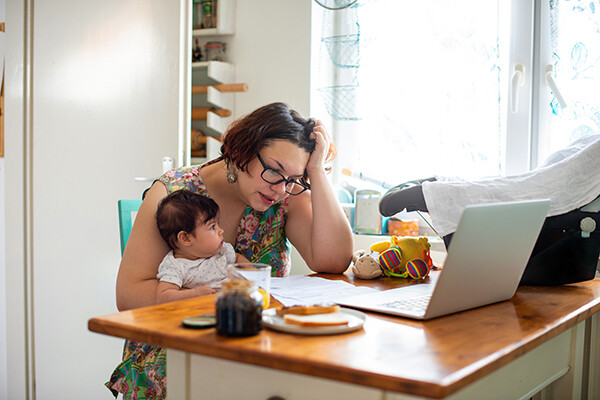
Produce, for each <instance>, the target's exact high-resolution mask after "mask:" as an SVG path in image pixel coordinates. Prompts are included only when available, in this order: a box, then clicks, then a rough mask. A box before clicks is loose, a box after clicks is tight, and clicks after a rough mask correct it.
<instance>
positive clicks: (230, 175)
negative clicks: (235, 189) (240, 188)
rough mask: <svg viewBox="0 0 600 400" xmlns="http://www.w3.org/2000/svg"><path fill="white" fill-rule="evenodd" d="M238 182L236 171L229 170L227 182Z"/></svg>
mask: <svg viewBox="0 0 600 400" xmlns="http://www.w3.org/2000/svg"><path fill="white" fill-rule="evenodd" d="M237 180H238V175H237V172H235V170H233V169H229V168H228V169H227V182H229V183H236V182H237Z"/></svg>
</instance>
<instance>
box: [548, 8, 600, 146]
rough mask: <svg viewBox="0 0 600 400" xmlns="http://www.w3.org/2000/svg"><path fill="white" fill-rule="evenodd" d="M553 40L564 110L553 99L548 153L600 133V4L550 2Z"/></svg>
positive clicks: (555, 64)
mask: <svg viewBox="0 0 600 400" xmlns="http://www.w3.org/2000/svg"><path fill="white" fill-rule="evenodd" d="M550 35H551V38H550V41H551V46H552V62H553V64H554V70H555V74H556V77H555V79H556V84H557V86H558V88H559V89H560V92H561V94H562V96H563V97H564V100H565V103H566V107H565V108H563V107H561V105H560V103H559V101H558V99H557V97H556V96H552V97H551V102H550V104H549V105H548V107H547V109H548V111H550V112H549V113H547V115H549V119H550V124H549V131H550V134H549V138H548V141H549V143H548V144H547V146H548V150H547V152H552V151H555V150H558V149H560V148H562V147H564V146H565V145H567V144H568V143H570V142H572V141H574V140H576V139H578V138H580V137H582V136H585V135H587V134H589V133H592V132H596V131H598V130H600V3H598V2H593V1H574V0H561V1H550Z"/></svg>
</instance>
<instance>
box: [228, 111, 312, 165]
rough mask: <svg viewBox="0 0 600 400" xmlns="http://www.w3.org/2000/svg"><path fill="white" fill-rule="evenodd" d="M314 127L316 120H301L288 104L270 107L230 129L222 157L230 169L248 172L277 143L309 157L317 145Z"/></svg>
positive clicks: (236, 123) (231, 126)
mask: <svg viewBox="0 0 600 400" xmlns="http://www.w3.org/2000/svg"><path fill="white" fill-rule="evenodd" d="M315 125H316V122H315V120H313V119H312V118H309V119H306V118H302V116H300V114H298V113H297V112H296V111H294V110H292V109H291V108H289V107H288V106H287V105H286V104H283V103H272V104H268V105H266V106H263V107H261V108H259V109H257V110H255V111H253V112H251V113H250V114H248V115H246V116H244V117H242V118H240V119H238V120H236V121H235V122H233V124H231V125H230V126H229V128H228V129H227V132H226V133H225V135H224V136H223V145H222V146H221V155H222V157H223V159H224V160H225V162H226V163H227V166H231V165H233V166H235V167H236V168H238V169H239V170H241V171H245V170H246V167H247V166H248V163H250V161H252V160H253V159H254V158H255V157H256V156H257V155H258V152H259V151H260V150H261V149H262V148H263V147H265V146H268V145H269V144H271V142H272V141H274V140H287V141H289V142H292V143H293V144H295V145H297V146H298V147H300V148H301V149H303V150H306V152H307V153H309V154H310V153H312V152H313V150H314V149H315V145H316V139H314V138H311V133H312V131H313V129H314V127H315Z"/></svg>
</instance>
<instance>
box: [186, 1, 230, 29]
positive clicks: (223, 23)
mask: <svg viewBox="0 0 600 400" xmlns="http://www.w3.org/2000/svg"><path fill="white" fill-rule="evenodd" d="M235 5H236V4H235V0H218V1H217V27H216V28H208V29H194V30H192V36H218V35H233V34H234V33H235V9H236V7H235Z"/></svg>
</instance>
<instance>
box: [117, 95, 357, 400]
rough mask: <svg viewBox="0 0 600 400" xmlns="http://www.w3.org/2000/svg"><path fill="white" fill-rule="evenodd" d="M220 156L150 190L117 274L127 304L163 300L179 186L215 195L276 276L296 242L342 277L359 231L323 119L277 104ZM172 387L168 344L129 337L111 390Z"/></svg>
mask: <svg viewBox="0 0 600 400" xmlns="http://www.w3.org/2000/svg"><path fill="white" fill-rule="evenodd" d="M221 154H222V156H221V157H220V158H218V159H216V160H214V161H212V162H209V163H207V164H204V165H203V166H201V167H198V166H194V167H184V168H182V169H177V170H174V171H170V172H169V173H167V174H165V175H163V176H162V177H161V178H160V179H159V180H158V181H156V182H155V183H154V184H153V185H152V187H151V188H150V189H149V190H148V191H147V193H146V194H145V197H144V201H143V203H142V206H141V207H140V209H139V211H138V214H137V216H136V219H135V224H134V226H133V229H132V231H131V234H130V236H129V240H128V242H127V247H126V248H125V252H124V254H123V259H122V261H121V266H120V268H119V274H118V276H117V307H118V308H119V310H127V309H131V308H137V307H142V306H147V305H152V304H155V303H156V287H157V285H158V281H157V280H156V273H157V270H158V265H159V264H160V262H161V260H162V259H163V258H164V256H165V255H166V254H167V252H168V251H169V247H168V245H167V244H166V243H165V241H164V240H163V239H162V238H161V236H160V234H159V232H158V228H157V226H156V219H155V213H156V208H157V204H158V202H159V201H160V200H161V199H162V198H164V197H165V196H166V195H167V194H168V193H170V192H172V191H174V190H178V189H181V188H186V189H190V190H194V191H196V192H199V193H202V194H204V195H207V196H209V197H211V198H212V199H213V200H215V201H216V202H217V204H218V205H219V208H220V215H221V227H222V228H223V229H224V238H225V241H226V242H229V243H232V244H234V248H235V250H236V252H238V253H240V254H242V255H244V256H245V257H246V258H248V259H249V260H250V261H252V262H264V263H267V264H270V265H271V266H272V269H273V271H274V274H275V275H277V276H285V275H287V274H288V273H289V270H290V262H289V261H290V249H289V245H288V239H289V241H290V242H291V243H292V244H293V245H294V247H296V249H297V250H298V251H299V253H300V255H301V256H302V258H303V259H304V260H305V262H306V264H307V265H308V267H309V268H310V269H311V270H313V271H315V272H326V273H342V272H344V271H345V270H346V268H347V267H348V265H349V264H350V260H351V258H352V251H353V240H352V232H351V229H350V225H349V224H348V221H347V219H346V217H345V215H344V213H343V211H342V209H341V207H340V205H339V203H338V201H337V198H336V196H335V193H334V192H333V189H332V188H331V185H330V184H329V182H328V180H327V177H326V171H325V164H326V163H327V162H329V161H331V160H330V159H333V157H335V147H334V146H333V144H332V143H331V142H330V139H329V136H328V134H327V132H326V130H325V128H324V127H323V125H322V124H321V123H319V122H318V121H314V120H312V119H304V118H302V117H301V116H300V115H299V114H298V113H297V112H295V111H294V110H291V109H290V108H289V107H288V106H287V105H285V104H282V103H273V104H269V105H267V106H264V107H261V108H259V109H257V110H256V111H254V112H252V113H250V114H249V115H247V116H245V117H243V118H241V119H239V120H237V121H236V122H234V123H233V124H232V125H231V126H230V127H229V129H228V130H227V132H226V134H225V135H224V137H223V145H222V147H221ZM134 360H135V361H134ZM148 371H149V372H148ZM165 383H166V382H165V358H164V349H162V348H159V347H155V346H150V345H145V344H142V343H136V342H131V341H127V342H126V344H125V349H124V355H123V363H121V365H120V366H119V367H118V368H117V370H115V373H113V376H112V378H111V381H110V382H109V383H107V386H109V388H112V389H113V390H118V391H125V390H126V391H127V392H128V393H130V392H131V391H136V392H138V393H140V394H142V393H146V394H145V395H146V396H148V395H149V396H151V397H152V396H155V397H158V398H160V397H161V396H163V395H164V393H166V384H165ZM126 398H127V397H126Z"/></svg>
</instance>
